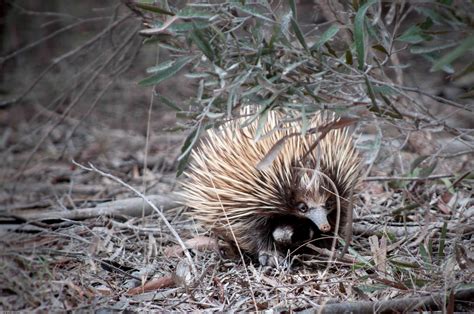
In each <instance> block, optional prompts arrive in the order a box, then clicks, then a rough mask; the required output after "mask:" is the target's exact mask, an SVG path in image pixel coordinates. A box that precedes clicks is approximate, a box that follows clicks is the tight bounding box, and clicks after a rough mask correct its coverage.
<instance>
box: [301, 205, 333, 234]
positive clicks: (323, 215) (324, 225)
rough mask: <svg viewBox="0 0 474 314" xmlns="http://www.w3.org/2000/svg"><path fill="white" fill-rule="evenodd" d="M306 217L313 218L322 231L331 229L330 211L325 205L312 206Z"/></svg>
mask: <svg viewBox="0 0 474 314" xmlns="http://www.w3.org/2000/svg"><path fill="white" fill-rule="evenodd" d="M305 216H306V218H309V219H311V221H312V222H313V223H314V224H315V225H316V226H317V227H318V229H319V230H321V231H322V232H329V231H331V225H330V224H329V221H328V212H327V210H326V208H324V207H312V208H309V209H308V211H307V212H306V213H305Z"/></svg>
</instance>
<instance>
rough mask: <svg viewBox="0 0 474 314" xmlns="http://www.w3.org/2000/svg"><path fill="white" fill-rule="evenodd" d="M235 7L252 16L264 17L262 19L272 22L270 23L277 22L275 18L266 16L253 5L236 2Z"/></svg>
mask: <svg viewBox="0 0 474 314" xmlns="http://www.w3.org/2000/svg"><path fill="white" fill-rule="evenodd" d="M234 7H235V8H237V9H239V10H241V11H243V12H245V13H248V14H250V15H252V16H255V17H256V18H259V19H262V20H265V21H267V22H270V23H275V21H274V20H272V19H270V18H268V17H266V16H265V15H263V14H261V13H260V12H258V11H257V10H255V8H254V7H253V6H251V5H239V4H235V5H234Z"/></svg>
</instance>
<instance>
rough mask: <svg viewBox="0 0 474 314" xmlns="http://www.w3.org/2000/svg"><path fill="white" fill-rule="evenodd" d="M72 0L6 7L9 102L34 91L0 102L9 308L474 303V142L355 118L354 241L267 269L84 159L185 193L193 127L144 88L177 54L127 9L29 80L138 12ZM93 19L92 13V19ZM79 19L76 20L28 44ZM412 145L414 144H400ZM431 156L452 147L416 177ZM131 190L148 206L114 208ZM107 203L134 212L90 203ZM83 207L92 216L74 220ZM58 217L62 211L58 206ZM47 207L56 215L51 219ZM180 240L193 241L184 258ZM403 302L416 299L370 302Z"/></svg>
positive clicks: (0, 205)
mask: <svg viewBox="0 0 474 314" xmlns="http://www.w3.org/2000/svg"><path fill="white" fill-rule="evenodd" d="M66 2H67V3H66ZM66 2H63V1H60V0H58V1H50V2H49V3H48V5H46V4H39V2H36V1H17V2H14V5H13V6H9V7H8V10H7V11H5V7H6V6H5V4H4V2H1V5H0V7H2V10H3V11H2V10H0V11H1V12H2V13H1V14H2V18H3V21H4V23H3V24H2V30H1V31H3V36H2V45H1V47H0V48H1V53H0V55H1V56H2V64H1V68H0V84H1V85H0V96H1V102H2V103H3V102H6V101H9V100H11V99H15V98H17V99H18V97H19V96H22V95H23V94H24V93H25V91H28V93H27V94H26V95H24V97H21V99H19V101H16V102H14V103H9V104H7V105H2V106H1V107H0V155H1V158H2V163H1V165H0V269H1V271H0V309H1V310H5V311H10V310H35V311H51V310H61V311H62V310H92V309H95V310H133V311H142V310H152V311H169V310H176V311H195V310H206V311H207V310H209V311H211V310H213V311H214V310H215V311H228V310H238V311H254V310H267V309H272V310H274V311H276V312H288V311H298V310H305V309H311V308H317V306H320V305H322V304H328V305H337V304H344V303H341V302H355V301H360V302H365V305H366V306H369V308H372V310H383V309H396V308H397V306H402V307H401V309H403V308H409V307H410V306H414V307H415V308H416V304H417V302H420V300H424V299H423V298H429V297H432V298H433V299H432V300H431V301H430V302H431V303H429V302H428V301H427V302H425V304H430V305H428V306H426V307H425V308H426V309H429V308H437V307H436V306H437V305H441V307H444V308H447V307H448V306H452V308H454V306H455V308H456V310H458V311H463V310H464V311H469V310H473V309H474V303H472V298H471V297H472V296H474V286H473V283H472V279H473V272H474V246H473V242H472V241H473V234H474V229H473V228H474V227H473V226H474V224H473V222H474V221H473V215H474V205H473V198H472V177H469V172H470V171H472V170H473V160H472V156H473V155H472V153H471V154H459V153H460V152H462V151H464V150H466V147H464V146H462V145H461V144H459V143H455V142H454V141H452V140H451V139H446V135H445V134H444V133H441V132H436V130H435V131H433V132H426V131H423V132H422V131H420V132H413V133H412V134H411V135H410V136H409V137H404V136H403V135H401V134H397V133H396V132H395V133H394V132H392V131H391V129H390V127H389V126H386V125H384V124H381V125H380V126H379V127H378V129H377V130H382V135H381V136H378V137H377V136H376V135H374V134H376V132H374V130H373V129H372V128H371V126H367V125H362V126H360V128H359V129H357V131H356V137H357V139H358V145H359V148H360V149H361V151H362V152H363V153H364V156H365V157H366V160H367V162H366V165H365V169H366V170H367V176H368V177H371V178H372V180H367V181H365V182H364V187H363V190H362V193H361V194H360V197H359V198H358V199H359V201H358V203H357V204H356V206H355V208H354V211H355V214H354V230H353V232H354V235H353V239H352V243H351V246H350V247H349V251H348V253H347V254H346V255H345V256H344V257H342V258H340V259H338V260H337V261H336V262H334V263H330V262H328V260H329V255H331V252H327V251H324V250H319V251H317V254H316V255H312V256H299V257H294V258H288V260H287V265H286V266H281V267H276V268H265V267H261V266H258V264H257V263H255V262H254V261H251V260H249V259H248V258H245V259H243V260H241V259H240V258H239V257H235V256H231V255H230V254H228V252H226V249H225V246H224V247H221V246H219V247H218V248H216V247H217V246H216V244H215V243H214V242H213V241H212V240H210V239H209V238H208V237H207V236H209V234H208V233H206V232H205V231H204V230H202V229H200V228H199V227H198V226H196V224H194V222H193V221H189V219H188V218H187V217H186V216H184V215H183V210H184V209H183V208H181V207H178V208H172V209H166V210H165V211H164V212H163V213H164V215H165V217H166V219H167V221H168V222H169V223H170V225H171V227H172V228H173V230H175V231H176V232H177V234H178V235H179V239H178V238H177V237H175V236H174V235H173V234H172V232H171V231H170V228H169V226H168V225H167V224H165V223H164V222H163V220H162V218H161V216H160V214H159V213H157V212H154V211H152V210H149V208H148V207H147V206H146V205H145V203H144V202H143V201H142V200H140V199H137V195H136V193H134V192H132V191H131V190H130V189H129V188H127V187H126V186H124V185H122V184H120V183H118V182H117V181H115V180H114V179H113V178H110V177H107V176H103V175H100V174H98V173H97V172H94V171H90V170H86V169H84V168H81V167H80V166H79V165H83V166H85V167H89V163H90V164H92V165H93V166H94V167H96V168H98V169H100V170H102V171H104V172H106V173H108V174H111V175H114V176H115V177H117V178H120V179H121V180H123V181H125V182H126V183H127V184H129V185H131V186H133V187H135V188H137V189H138V190H139V191H141V192H142V193H144V194H146V195H149V196H156V195H158V196H170V195H173V194H172V193H173V192H174V191H176V163H177V161H176V158H177V157H178V156H179V154H180V149H181V146H182V144H183V141H184V139H185V137H186V134H187V133H186V131H185V130H184V131H183V130H182V129H183V128H179V127H181V126H184V122H183V121H182V120H180V119H179V117H178V118H177V117H176V113H175V112H173V111H172V110H170V108H169V107H166V106H164V105H163V104H162V103H160V101H159V100H158V98H157V97H156V96H154V91H153V89H152V88H144V87H140V86H138V85H137V82H138V81H139V80H140V79H142V78H143V77H145V76H146V68H147V67H149V66H150V65H151V64H154V62H157V60H158V59H159V58H165V57H166V56H164V55H162V54H159V53H158V52H157V50H156V48H154V47H153V46H143V47H141V45H140V43H141V42H142V38H140V37H139V36H138V35H136V32H135V33H133V30H134V29H135V30H138V29H139V28H140V27H141V21H140V19H139V18H136V17H135V16H133V15H131V16H130V17H129V18H127V19H125V20H124V22H123V24H120V27H117V28H114V29H113V30H112V31H111V33H110V36H106V37H105V39H101V41H100V42H95V43H94V44H93V45H91V46H90V47H89V46H88V47H85V49H84V51H83V52H81V53H78V54H75V55H73V56H71V57H67V58H64V61H63V62H61V63H58V64H54V65H53V66H52V68H51V71H49V72H48V73H47V74H46V75H44V76H42V78H41V80H39V82H38V84H37V85H35V86H34V87H33V88H30V87H31V84H32V83H34V82H35V80H36V79H37V78H38V77H40V76H41V73H42V72H43V71H44V69H46V68H47V67H48V66H50V65H51V64H52V62H54V60H55V58H60V57H62V56H64V54H67V53H68V52H69V51H71V50H73V49H74V48H75V47H77V45H78V44H77V43H78V42H81V43H84V42H87V40H89V39H90V38H93V37H94V36H95V34H97V30H98V29H99V30H100V29H103V28H104V27H106V26H107V25H110V24H111V23H113V20H112V22H111V19H110V16H111V15H113V14H117V15H118V16H126V15H127V14H129V12H127V11H126V10H127V9H126V8H124V7H123V6H117V5H116V2H115V1H102V3H101V6H100V7H98V6H97V2H96V1H92V0H91V1H83V2H84V3H83V4H82V5H78V6H77V7H75V6H72V5H71V3H70V1H66ZM304 5H309V4H307V2H304V1H302V4H301V6H300V9H301V10H302V12H304V11H305V10H304V9H305V7H304ZM91 8H92V9H91ZM38 11H41V12H43V14H37V13H35V12H38ZM307 11H309V10H307ZM45 12H46V13H45ZM58 12H59V13H60V14H58ZM91 12H92V13H91ZM72 15H73V16H74V17H71V16H72ZM104 16H105V17H107V18H103V17H104ZM78 17H79V18H78ZM86 17H87V18H95V20H91V21H87V22H84V21H82V20H81V19H86ZM312 18H313V17H311V16H309V17H307V20H308V21H311V20H312ZM69 23H78V24H77V26H75V28H73V29H71V30H67V31H64V32H63V33H61V34H58V35H57V36H55V37H54V38H52V39H48V40H45V41H41V42H40V43H38V44H37V45H34V46H32V47H31V48H29V49H24V51H22V50H21V49H22V48H24V47H27V46H28V45H29V44H31V43H34V42H35V41H36V40H39V39H41V38H44V36H48V35H50V34H52V33H54V32H55V31H57V30H58V29H60V28H61V27H64V26H66V25H69ZM129 34H132V35H133V34H135V35H133V36H130V42H131V43H133V44H132V45H130V47H131V48H130V50H127V51H123V54H122V55H118V56H117V58H116V59H114V60H113V61H112V62H111V63H110V64H107V66H105V67H104V69H103V71H101V72H100V73H98V72H97V71H96V70H97V68H99V67H100V66H101V65H102V64H105V62H106V60H107V58H108V56H109V55H110V54H111V53H112V52H113V51H117V50H118V49H117V47H120V44H121V42H122V41H121V40H122V39H123V38H126V37H127V36H129ZM127 47H128V46H127ZM135 48H136V49H135ZM127 49H128V48H127ZM18 51H20V52H18ZM414 61H417V60H414ZM95 75H96V76H95ZM405 76H406V81H407V84H408V83H410V82H415V83H419V84H417V87H420V88H425V89H426V90H429V92H430V93H433V94H437V95H448V96H449V95H456V94H457V93H460V92H462V91H463V88H464V85H453V84H449V83H446V82H445V81H444V78H443V76H442V75H441V74H439V75H438V74H437V75H433V74H430V73H424V72H423V71H412V72H407V73H406V74H405ZM88 83H90V85H87V84H88ZM466 84H470V82H468V83H466ZM85 87H87V88H85ZM194 88H195V86H194V85H193V82H191V81H189V79H187V78H186V77H184V76H179V77H177V78H176V79H173V80H170V81H167V82H165V83H164V84H162V85H160V86H159V87H158V88H157V90H156V92H157V93H160V94H163V95H166V96H167V97H170V98H172V99H173V100H175V101H176V102H184V101H186V100H187V99H188V98H189V97H192V96H193V95H194V93H195V89H194ZM83 89H84V92H82V91H83ZM98 95H101V97H100V98H98ZM433 110H434V112H433V113H435V114H446V115H448V116H449V119H447V121H448V122H449V121H451V122H453V121H454V123H455V125H456V127H460V128H464V129H466V130H469V129H472V128H473V127H474V122H473V120H472V115H465V114H462V113H457V112H454V111H453V109H446V108H440V107H436V108H435V107H434V109H433ZM449 110H451V111H449ZM177 126H178V128H177ZM385 126H386V128H385ZM377 130H375V131H377ZM403 141H406V143H407V145H402V146H403V147H404V148H403V149H402V150H399V149H397V147H400V145H401V143H403ZM374 145H375V146H377V145H378V146H377V147H379V149H377V153H374V149H373V147H374ZM446 147H448V149H447V150H446V149H445V148H446ZM441 149H443V150H442V152H441ZM438 153H439V154H438ZM436 154H438V155H441V157H440V156H438V158H436V159H435V158H431V159H430V158H428V159H425V160H424V161H423V163H421V164H419V165H418V168H417V167H415V168H417V169H418V170H416V171H418V172H413V171H411V172H410V167H412V166H413V165H414V161H415V160H416V159H417V158H418V157H419V156H420V155H431V156H432V155H436ZM457 154H459V155H457ZM442 155H446V157H443V158H442ZM435 160H436V164H435ZM78 164H79V165H78ZM434 164H435V168H434V171H432V172H431V173H430V176H432V177H433V178H431V179H430V178H428V179H426V178H423V179H420V180H408V181H403V180H399V179H396V177H406V175H407V174H411V175H413V176H415V177H416V176H417V175H418V176H419V172H420V171H423V169H428V168H430V167H431V166H433V165H434ZM412 170H413V169H412ZM471 176H472V172H471ZM380 177H382V178H380ZM377 178H379V179H377ZM384 178H385V179H384ZM390 178H392V179H390ZM128 199H132V201H133V204H134V205H132V207H133V206H134V207H135V208H134V210H132V211H134V212H137V210H138V212H140V213H141V211H142V209H143V210H144V211H145V209H146V210H147V211H148V212H149V213H151V214H150V215H147V216H142V215H141V214H138V215H129V213H130V212H129V211H128V209H129V207H127V206H128V205H123V204H121V203H120V204H119V203H113V202H115V201H120V200H128ZM111 202H112V203H111ZM110 204H112V207H114V206H115V207H114V208H115V209H116V208H120V206H123V208H125V209H124V210H123V211H119V212H117V211H114V213H113V214H109V215H98V214H93V213H94V212H96V209H104V208H105V207H107V206H109V207H108V208H110ZM168 207H169V206H168ZM127 208H128V209H127ZM81 210H83V211H85V210H88V211H89V212H91V213H92V214H91V215H90V216H88V217H81V218H80V219H75V218H74V214H75V213H76V212H78V211H79V212H80V211H81ZM58 212H59V213H60V215H61V217H63V218H62V219H58V218H54V215H52V214H51V213H58ZM42 213H43V214H44V213H46V215H48V214H50V215H52V216H51V217H53V219H49V220H46V221H45V220H44V219H40V218H39V217H40V216H41V215H42ZM65 213H67V214H65ZM96 213H97V212H96ZM25 217H28V218H25ZM64 217H66V218H64ZM180 240H182V241H184V242H185V244H186V245H187V246H188V247H190V249H189V250H187V251H186V252H187V253H188V254H189V256H188V258H187V257H186V256H185V255H183V252H182V250H181V249H180V248H179V244H180ZM190 240H191V241H190ZM193 241H194V242H193ZM288 265H291V266H288ZM194 268H195V269H194ZM141 284H145V286H141ZM463 293H464V294H463ZM402 299H403V300H405V301H406V302H408V303H403V304H402V305H400V304H388V303H380V304H377V303H370V302H376V301H387V300H402ZM455 300H456V302H455ZM361 304H362V303H361ZM451 304H452V305H451ZM359 305H360V304H359ZM362 305H363V304H362ZM362 305H361V306H362ZM340 309H341V308H339V310H340ZM398 309H400V308H398Z"/></svg>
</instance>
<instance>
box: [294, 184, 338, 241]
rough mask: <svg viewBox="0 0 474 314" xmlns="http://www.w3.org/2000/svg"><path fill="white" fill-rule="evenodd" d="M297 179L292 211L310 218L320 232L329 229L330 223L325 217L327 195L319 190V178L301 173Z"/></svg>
mask: <svg viewBox="0 0 474 314" xmlns="http://www.w3.org/2000/svg"><path fill="white" fill-rule="evenodd" d="M298 181H299V182H298V183H297V186H296V193H295V194H294V196H295V199H294V202H293V204H294V207H295V208H292V210H293V212H294V213H295V214H296V215H297V216H300V217H305V218H308V219H310V220H311V221H312V222H313V223H314V224H315V225H316V226H317V227H318V229H319V230H321V231H322V232H328V231H330V230H331V225H330V224H329V222H328V219H327V216H328V214H329V211H328V209H327V208H326V201H327V198H328V195H327V193H324V192H323V191H321V190H320V188H319V185H320V184H319V180H318V179H317V178H314V177H309V176H308V175H303V176H301V177H300V178H299V180H298Z"/></svg>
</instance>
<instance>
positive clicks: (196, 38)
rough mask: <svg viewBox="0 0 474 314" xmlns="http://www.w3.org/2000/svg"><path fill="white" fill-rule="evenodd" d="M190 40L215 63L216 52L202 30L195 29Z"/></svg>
mask: <svg viewBox="0 0 474 314" xmlns="http://www.w3.org/2000/svg"><path fill="white" fill-rule="evenodd" d="M190 38H191V40H192V41H193V42H194V43H195V44H196V46H198V48H199V49H200V50H201V51H202V52H203V53H204V55H205V56H206V57H207V58H208V59H209V60H211V61H214V59H215V55H214V51H213V50H212V47H211V44H210V43H209V41H207V40H206V36H205V34H204V32H203V31H202V30H200V29H195V30H194V31H192V32H191V35H190Z"/></svg>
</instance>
